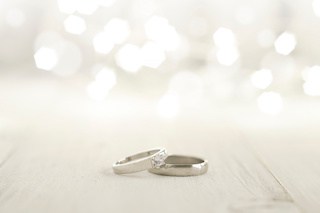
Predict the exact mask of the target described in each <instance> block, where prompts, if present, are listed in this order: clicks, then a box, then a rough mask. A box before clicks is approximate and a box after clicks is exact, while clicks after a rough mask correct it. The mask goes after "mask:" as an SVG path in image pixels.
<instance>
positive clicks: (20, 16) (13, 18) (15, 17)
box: [5, 8, 26, 28]
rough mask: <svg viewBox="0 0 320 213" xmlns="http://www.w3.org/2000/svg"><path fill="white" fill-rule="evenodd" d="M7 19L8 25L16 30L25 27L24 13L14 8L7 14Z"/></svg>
mask: <svg viewBox="0 0 320 213" xmlns="http://www.w3.org/2000/svg"><path fill="white" fill-rule="evenodd" d="M5 19H6V22H7V23H8V25H10V26H11V27H14V28H18V27H21V25H23V23H24V22H25V19H26V18H25V15H24V13H23V12H22V11H21V10H20V9H17V8H14V9H10V10H9V11H8V12H7V14H6V16H5Z"/></svg>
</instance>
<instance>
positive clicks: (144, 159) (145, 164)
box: [112, 148, 168, 174]
mask: <svg viewBox="0 0 320 213" xmlns="http://www.w3.org/2000/svg"><path fill="white" fill-rule="evenodd" d="M167 156H168V155H167V153H166V150H165V149H164V148H156V149H151V150H148V151H145V152H141V153H138V154H135V155H131V156H128V157H126V158H124V159H122V160H119V161H117V162H116V163H114V164H113V166H112V167H113V171H114V173H116V174H128V173H134V172H140V171H143V170H147V169H151V168H159V167H161V166H163V165H164V160H165V159H166V157H167Z"/></svg>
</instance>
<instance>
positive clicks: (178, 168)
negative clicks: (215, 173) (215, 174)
mask: <svg viewBox="0 0 320 213" xmlns="http://www.w3.org/2000/svg"><path fill="white" fill-rule="evenodd" d="M148 171H149V172H151V173H154V174H157V175H167V176H194V175H202V174H205V173H206V172H207V171H208V161H207V160H203V159H201V158H197V157H190V156H184V155H169V156H168V157H167V158H166V159H165V165H163V166H161V167H160V168H151V169H149V170H148Z"/></svg>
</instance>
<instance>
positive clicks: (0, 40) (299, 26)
mask: <svg viewBox="0 0 320 213" xmlns="http://www.w3.org/2000/svg"><path fill="white" fill-rule="evenodd" d="M319 35H320V0H313V1H309V0H307V1H305V0H290V1H289V0H260V1H254V0H241V1H236V0H225V1H210V0H200V1H199V0H197V1H195V0H186V1H183V2H182V1H177V0H170V1H168V0H164V1H156V0H136V1H129V0H30V1H23V0H2V1H1V3H0V87H1V91H0V93H1V94H0V95H1V97H0V99H1V100H0V101H1V106H0V107H1V109H2V117H1V119H2V124H3V126H6V125H7V124H9V123H10V122H11V121H12V120H14V119H18V120H19V122H23V121H25V122H26V123H28V122H30V119H31V120H32V119H35V118H37V119H39V118H40V117H41V113H42V115H51V114H54V113H55V112H58V113H60V114H61V115H65V116H70V115H71V116H73V115H75V116H87V118H95V117H103V116H104V115H108V116H111V117H112V116H116V117H117V118H118V117H125V118H129V117H130V115H134V116H136V117H139V116H144V115H150V116H152V117H154V118H156V119H159V120H165V121H174V120H176V119H178V118H179V116H182V115H190V114H194V115H197V114H199V113H202V114H205V113H206V112H211V113H215V114H216V115H219V116H221V115H222V116H224V115H226V116H228V117H232V118H233V119H235V120H238V121H240V122H241V123H246V122H247V121H248V120H250V119H251V120H253V121H254V122H253V123H252V124H253V125H255V124H257V123H259V122H257V120H256V119H257V118H263V119H267V120H268V119H273V121H274V119H277V117H279V116H280V117H281V116H283V115H284V114H286V113H289V114H287V116H289V117H290V116H292V115H298V116H301V117H302V118H303V117H305V115H306V114H308V113H310V112H311V111H310V110H313V112H314V111H315V110H316V109H317V108H316V107H314V106H316V105H314V104H316V103H318V100H319V98H318V97H317V96H320V65H319V64H320V58H319V49H320V39H319ZM23 116H27V117H23ZM108 116H107V117H108ZM311 117H312V116H311ZM260 121H262V120H260ZM264 121H266V120H264Z"/></svg>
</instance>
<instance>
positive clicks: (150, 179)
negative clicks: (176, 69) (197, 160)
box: [0, 114, 300, 213]
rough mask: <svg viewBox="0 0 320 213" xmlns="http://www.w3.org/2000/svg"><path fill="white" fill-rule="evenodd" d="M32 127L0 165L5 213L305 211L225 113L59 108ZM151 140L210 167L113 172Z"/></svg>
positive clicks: (151, 143) (0, 209)
mask: <svg viewBox="0 0 320 213" xmlns="http://www.w3.org/2000/svg"><path fill="white" fill-rule="evenodd" d="M51 116H52V117H51ZM39 117H41V116H39ZM104 118H106V117H104ZM43 121H45V122H46V123H45V124H46V125H43ZM30 125H31V127H30V130H31V131H30V133H29V136H28V137H27V138H28V140H26V141H25V142H24V143H23V144H21V145H20V148H19V149H18V150H17V152H16V153H15V155H13V156H12V158H10V160H9V161H8V162H6V164H5V165H3V167H2V168H1V169H0V182H1V184H2V185H3V186H4V189H3V193H2V195H1V196H0V212H10V213H18V212H23V213H26V212H27V213H28V212H30V213H31V212H32V213H38V212H39V213H42V212H49V213H50V212H54V213H57V212H80V213H81V212H103V213H105V212H115V213H117V212H128V211H131V212H139V213H144V212H150V211H151V212H204V213H206V212H208V213H209V212H210V213H211V212H246V213H247V212H290V213H292V212H300V211H299V209H298V208H297V207H296V205H295V204H294V203H293V202H292V199H291V197H290V196H289V195H288V194H287V193H286V190H284V189H283V187H282V186H281V185H280V184H279V183H278V181H277V180H276V179H275V178H274V177H273V176H272V174H270V172H269V171H268V169H266V168H265V166H264V165H263V164H261V163H260V162H259V161H258V160H257V157H256V154H255V153H253V152H252V150H251V149H250V148H248V147H246V146H244V145H243V143H242V142H243V141H242V140H244V138H243V137H242V135H241V134H240V133H239V132H238V131H236V130H235V128H233V127H230V126H229V124H228V123H226V122H225V121H223V119H220V118H219V119H217V118H215V119H213V117H211V116H203V117H200V118H199V117H197V116H196V117H181V118H179V119H178V120H177V121H176V122H164V121H159V120H158V119H156V118H154V117H148V116H144V117H143V116H142V117H141V114H139V116H137V117H130V118H129V119H126V118H117V117H115V118H112V117H108V119H107V120H106V119H103V118H101V117H98V116H97V117H96V118H91V120H90V121H88V120H84V118H79V117H77V118H75V117H73V118H66V117H65V116H64V115H63V114H60V115H59V114H58V115H54V116H53V115H50V116H49V115H47V116H44V117H41V118H37V119H36V120H33V123H32V124H30ZM17 134H18V133H17ZM154 146H164V147H167V148H168V150H169V151H170V152H171V153H179V154H192V155H197V156H204V157H206V158H207V159H208V160H209V163H210V167H209V172H208V174H206V175H203V176H198V177H186V178H179V177H163V176H156V175H153V174H149V173H147V172H142V173H136V174H132V175H126V176H118V175H115V174H113V172H112V169H111V165H112V163H113V162H114V161H115V160H118V159H119V158H122V157H123V156H124V155H126V154H130V153H132V152H137V151H140V150H144V149H146V148H150V147H154Z"/></svg>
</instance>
